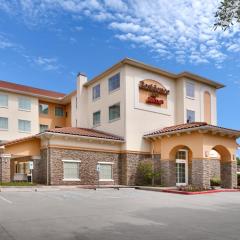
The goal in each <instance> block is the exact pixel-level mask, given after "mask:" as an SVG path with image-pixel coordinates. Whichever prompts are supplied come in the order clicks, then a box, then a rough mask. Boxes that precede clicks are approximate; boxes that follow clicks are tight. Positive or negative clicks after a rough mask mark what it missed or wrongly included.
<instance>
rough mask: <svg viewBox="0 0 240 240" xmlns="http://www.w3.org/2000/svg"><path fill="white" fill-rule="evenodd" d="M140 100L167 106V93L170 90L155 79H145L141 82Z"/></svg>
mask: <svg viewBox="0 0 240 240" xmlns="http://www.w3.org/2000/svg"><path fill="white" fill-rule="evenodd" d="M139 90H141V92H142V93H140V94H139V95H140V102H141V101H142V102H143V101H144V102H145V103H147V104H153V105H157V106H160V107H161V106H163V107H165V108H166V107H167V105H166V104H167V102H166V101H167V95H169V92H170V91H169V90H167V89H166V88H164V87H162V85H161V84H160V83H158V82H156V81H154V80H143V81H140V82H139Z"/></svg>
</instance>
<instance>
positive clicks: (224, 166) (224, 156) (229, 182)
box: [210, 145, 237, 188]
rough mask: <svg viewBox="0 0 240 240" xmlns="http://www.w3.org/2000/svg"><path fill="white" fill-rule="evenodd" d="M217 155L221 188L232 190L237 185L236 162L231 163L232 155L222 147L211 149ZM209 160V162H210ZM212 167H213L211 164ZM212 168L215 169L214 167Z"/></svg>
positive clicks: (217, 146)
mask: <svg viewBox="0 0 240 240" xmlns="http://www.w3.org/2000/svg"><path fill="white" fill-rule="evenodd" d="M212 149H213V150H214V151H216V152H217V153H218V154H219V161H220V171H219V172H220V174H219V176H217V177H219V179H220V181H221V186H222V187H223V188H234V187H236V185H237V164H236V161H233V160H234V159H232V154H231V153H230V151H229V150H228V149H227V148H226V147H224V146H222V145H216V146H215V147H213V148H212ZM212 160H213V159H211V160H210V161H212ZM212 166H214V165H213V164H212ZM214 167H217V166H216V165H215V166H214ZM211 171H214V169H213V167H211Z"/></svg>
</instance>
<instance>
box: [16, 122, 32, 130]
mask: <svg viewBox="0 0 240 240" xmlns="http://www.w3.org/2000/svg"><path fill="white" fill-rule="evenodd" d="M18 130H19V131H20V132H31V122H30V121H28V120H20V119H19V120H18Z"/></svg>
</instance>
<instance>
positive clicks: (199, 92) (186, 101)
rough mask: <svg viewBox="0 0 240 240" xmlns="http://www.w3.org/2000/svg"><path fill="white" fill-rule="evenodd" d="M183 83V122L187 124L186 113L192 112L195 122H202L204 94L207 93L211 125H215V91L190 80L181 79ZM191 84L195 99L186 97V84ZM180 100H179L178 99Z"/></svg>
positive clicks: (203, 117) (203, 118)
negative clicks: (208, 95) (209, 100)
mask: <svg viewBox="0 0 240 240" xmlns="http://www.w3.org/2000/svg"><path fill="white" fill-rule="evenodd" d="M183 82H184V88H183V91H184V94H183V96H184V97H183V113H184V122H185V123H186V122H187V117H186V111H187V109H188V110H192V111H195V121H196V122H204V120H205V116H204V92H205V91H208V92H209V93H210V95H211V122H210V123H211V124H213V125H216V124H217V109H216V89H215V88H213V87H211V86H209V85H206V84H203V83H200V82H196V81H192V80H191V79H186V78H183ZM187 82H191V83H194V85H195V98H194V99H192V98H189V97H187V96H186V83H187ZM178 100H180V99H178Z"/></svg>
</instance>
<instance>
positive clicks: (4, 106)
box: [0, 93, 8, 108]
mask: <svg viewBox="0 0 240 240" xmlns="http://www.w3.org/2000/svg"><path fill="white" fill-rule="evenodd" d="M1 95H2V96H4V97H6V98H7V105H1V104H0V108H8V95H7V94H3V93H0V96H1ZM0 103H1V102H0Z"/></svg>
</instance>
